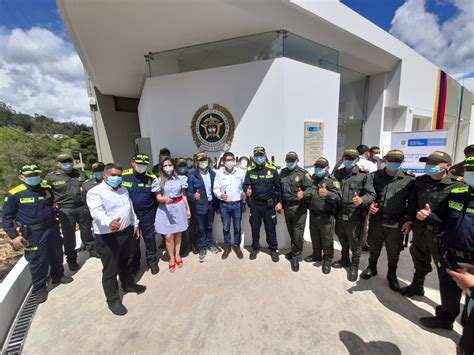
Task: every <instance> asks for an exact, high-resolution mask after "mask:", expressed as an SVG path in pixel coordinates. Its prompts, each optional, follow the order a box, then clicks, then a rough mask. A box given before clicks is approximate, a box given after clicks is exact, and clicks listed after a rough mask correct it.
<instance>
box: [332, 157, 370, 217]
mask: <svg viewBox="0 0 474 355" xmlns="http://www.w3.org/2000/svg"><path fill="white" fill-rule="evenodd" d="M334 177H335V178H336V179H337V180H338V181H339V183H340V184H341V200H340V201H339V206H338V207H346V208H350V209H355V208H356V207H357V206H356V205H354V203H353V202H352V199H353V198H354V193H357V194H358V195H359V196H360V197H362V204H363V205H369V204H370V203H372V202H373V201H374V200H375V197H376V194H375V190H374V186H373V178H372V175H371V174H368V173H367V172H365V171H362V170H360V169H359V167H358V166H356V167H355V168H354V169H352V171H349V172H348V171H346V169H345V168H343V169H339V170H337V171H336V172H335V173H334Z"/></svg>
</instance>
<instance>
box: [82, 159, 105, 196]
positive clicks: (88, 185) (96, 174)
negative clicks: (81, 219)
mask: <svg viewBox="0 0 474 355" xmlns="http://www.w3.org/2000/svg"><path fill="white" fill-rule="evenodd" d="M104 166H105V165H104V163H102V162H96V163H94V164H92V176H91V177H90V178H89V179H87V180H86V181H84V183H83V184H82V194H83V196H84V201H86V199H85V198H86V194H87V192H88V191H89V190H90V189H92V188H93V187H94V186H95V185H98V184H100V183H101V182H102V180H103V173H104ZM86 203H87V202H86Z"/></svg>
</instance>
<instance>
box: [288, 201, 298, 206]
mask: <svg viewBox="0 0 474 355" xmlns="http://www.w3.org/2000/svg"><path fill="white" fill-rule="evenodd" d="M300 204H301V201H285V205H286V206H299V205H300Z"/></svg>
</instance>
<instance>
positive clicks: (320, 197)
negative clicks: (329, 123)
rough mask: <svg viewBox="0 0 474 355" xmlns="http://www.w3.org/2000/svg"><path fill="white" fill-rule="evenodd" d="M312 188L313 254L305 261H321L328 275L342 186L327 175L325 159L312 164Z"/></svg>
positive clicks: (310, 213) (310, 227) (310, 228)
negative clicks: (335, 218) (335, 219)
mask: <svg viewBox="0 0 474 355" xmlns="http://www.w3.org/2000/svg"><path fill="white" fill-rule="evenodd" d="M313 186H314V192H313V196H312V198H311V199H310V201H309V231H310V234H311V243H312V244H313V254H312V255H309V256H307V257H306V258H305V259H304V260H305V261H306V262H308V263H312V262H316V261H321V260H322V261H323V266H322V271H323V273H324V274H329V273H330V272H331V263H332V259H333V257H334V240H333V233H334V214H335V212H336V206H337V203H338V201H339V200H340V199H341V184H340V183H339V181H337V180H336V178H335V177H334V176H332V175H330V174H329V162H328V160H327V159H326V158H324V157H319V158H318V159H316V161H315V163H314V175H313ZM321 251H322V252H323V255H322V257H321Z"/></svg>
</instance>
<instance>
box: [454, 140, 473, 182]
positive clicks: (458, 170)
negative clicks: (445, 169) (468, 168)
mask: <svg viewBox="0 0 474 355" xmlns="http://www.w3.org/2000/svg"><path fill="white" fill-rule="evenodd" d="M464 156H465V157H466V159H464V160H463V161H462V162H460V163H457V164H456V165H453V166H452V167H451V170H450V171H451V174H453V175H456V176H464V165H465V164H467V159H468V158H470V157H474V144H471V145H468V146H467V147H466V148H464Z"/></svg>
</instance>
